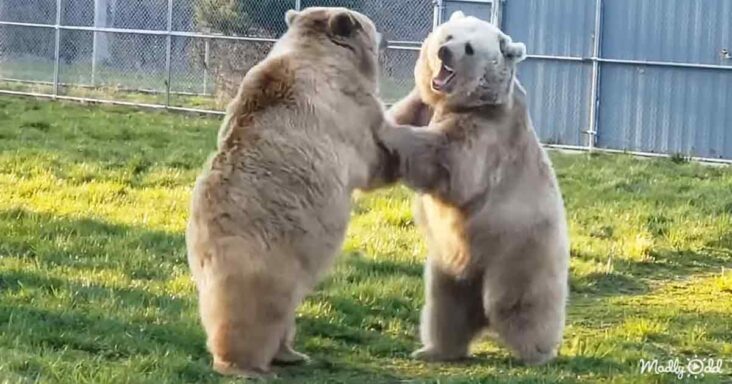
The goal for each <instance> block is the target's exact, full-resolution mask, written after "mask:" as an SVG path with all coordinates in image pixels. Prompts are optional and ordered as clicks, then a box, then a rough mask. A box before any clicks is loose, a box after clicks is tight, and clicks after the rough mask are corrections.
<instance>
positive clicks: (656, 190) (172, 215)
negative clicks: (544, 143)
mask: <svg viewBox="0 0 732 384" xmlns="http://www.w3.org/2000/svg"><path fill="white" fill-rule="evenodd" d="M218 124H219V122H218V119H213V118H208V117H198V116H194V115H182V114H168V113H164V112H148V111H138V110H134V109H129V108H121V107H119V108H117V107H101V106H84V105H77V104H66V103H56V102H46V101H36V100H31V99H22V98H12V97H5V96H0V382H2V383H4V382H8V383H32V382H41V383H74V384H76V383H183V382H187V383H214V382H230V383H233V382H240V381H237V380H234V379H227V378H222V377H219V376H217V375H216V374H214V373H212V371H211V370H210V369H209V364H210V358H209V356H208V354H207V353H206V349H205V345H204V335H203V332H202V330H201V328H200V326H199V324H198V319H197V313H196V302H195V297H194V289H193V286H192V284H191V281H190V278H189V273H188V267H187V264H186V258H185V246H184V238H183V228H184V226H185V222H186V215H187V207H188V198H189V190H190V187H191V184H192V182H193V180H194V178H195V176H196V175H197V173H198V172H199V170H200V168H201V164H202V163H203V161H204V159H205V158H206V157H207V155H208V154H209V152H210V151H211V150H212V149H213V148H214V142H215V137H216V131H217V127H218ZM552 157H553V160H554V162H555V164H556V167H557V172H558V175H559V179H560V182H561V185H562V188H563V192H564V195H565V199H566V204H567V210H568V218H569V221H570V228H571V237H572V264H571V272H572V276H571V287H572V294H571V298H570V302H569V318H568V321H567V323H568V327H567V330H566V336H565V339H564V344H563V347H562V350H561V357H560V358H559V359H558V360H557V361H556V362H554V363H552V364H550V365H547V366H545V367H538V368H531V367H524V366H522V365H521V364H519V363H517V362H516V361H515V360H514V359H512V358H511V357H510V355H509V354H508V353H507V352H506V350H505V349H503V348H501V347H500V346H498V345H496V344H495V343H493V342H491V341H488V340H486V341H485V342H481V343H480V344H478V345H476V347H475V351H476V358H475V359H473V360H471V361H468V362H465V363H459V364H437V365H425V364H422V363H419V362H415V361H413V360H411V359H410V358H409V353H410V352H411V351H412V350H413V349H415V348H417V346H418V341H417V338H416V335H417V327H418V317H419V315H418V311H419V308H420V306H421V304H422V302H423V294H422V277H421V269H422V263H423V258H424V253H425V250H424V245H423V243H422V238H421V236H420V234H419V233H418V232H417V231H416V230H415V228H414V225H413V222H412V214H411V211H410V198H411V193H410V192H408V191H407V190H405V189H403V188H394V189H391V190H384V191H380V192H376V193H373V194H369V195H362V196H357V197H356V206H355V209H354V213H353V220H352V223H351V227H350V230H349V234H348V238H347V240H346V244H345V250H344V255H343V256H342V257H341V258H340V260H339V262H338V264H337V267H336V269H335V271H334V273H333V274H332V275H331V276H330V277H329V278H327V279H326V280H325V281H324V282H323V283H322V284H321V285H320V286H319V288H318V290H317V291H316V292H315V293H314V294H312V295H311V296H310V297H309V298H308V299H307V301H306V302H305V303H304V305H303V306H302V307H301V309H300V311H299V316H298V323H299V334H298V337H297V344H298V348H300V349H302V350H303V351H304V352H307V353H309V354H311V355H312V357H313V358H314V361H313V363H311V364H310V365H307V366H300V367H290V368H286V369H280V370H279V374H280V377H281V378H282V380H281V382H283V383H369V384H379V383H400V382H401V383H434V384H437V383H443V384H444V383H677V382H683V380H682V381H680V380H678V379H676V378H675V377H673V376H671V375H662V376H651V375H641V374H640V373H639V363H638V361H639V359H641V358H645V359H664V360H665V359H669V358H677V357H678V358H680V359H686V358H689V357H693V356H695V355H698V356H700V357H701V356H704V357H707V356H709V357H716V358H722V359H725V360H726V361H725V363H724V366H723V369H724V375H722V376H720V375H706V376H705V377H700V378H696V379H689V381H690V382H704V383H720V382H732V360H731V359H732V273H730V271H729V269H730V268H731V267H732V251H730V247H732V225H731V224H732V193H731V191H732V169H729V168H725V167H709V166H701V165H698V164H694V163H690V162H679V161H676V162H674V161H672V160H668V159H657V160H640V159H634V158H631V157H628V156H610V155H586V154H583V155H567V154H558V153H555V154H553V155H552ZM725 268H726V269H725Z"/></svg>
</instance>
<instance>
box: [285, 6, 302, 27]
mask: <svg viewBox="0 0 732 384" xmlns="http://www.w3.org/2000/svg"><path fill="white" fill-rule="evenodd" d="M299 15H300V12H298V11H296V10H294V9H290V10H288V11H287V12H286V13H285V23H287V26H288V27H290V26H292V23H293V22H295V19H297V16H299Z"/></svg>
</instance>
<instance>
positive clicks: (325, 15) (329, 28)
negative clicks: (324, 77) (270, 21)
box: [285, 7, 383, 82]
mask: <svg viewBox="0 0 732 384" xmlns="http://www.w3.org/2000/svg"><path fill="white" fill-rule="evenodd" d="M285 21H286V22H287V25H288V27H289V29H288V32H287V33H288V34H289V35H293V36H302V37H303V39H300V40H299V42H300V44H305V45H307V46H309V47H310V48H312V49H311V51H312V52H313V53H315V54H321V55H328V56H334V57H336V58H337V59H338V60H340V62H339V63H338V64H339V65H345V64H347V63H352V64H354V65H355V66H356V68H357V69H358V70H359V72H360V73H362V74H363V75H365V76H367V77H368V79H369V80H373V81H374V82H376V80H377V75H378V55H379V48H380V47H381V45H382V44H383V40H382V37H381V34H380V33H378V32H377V31H376V27H375V26H374V23H373V22H372V21H371V19H369V18H368V17H366V16H365V15H363V14H361V13H358V12H355V11H351V10H348V9H346V8H328V7H313V8H307V9H305V10H303V11H299V12H298V11H294V10H290V11H288V12H287V14H286V15H285Z"/></svg>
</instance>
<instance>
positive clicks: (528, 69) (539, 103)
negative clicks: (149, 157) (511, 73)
mask: <svg viewBox="0 0 732 384" xmlns="http://www.w3.org/2000/svg"><path fill="white" fill-rule="evenodd" d="M591 72H592V65H591V64H589V63H579V62H559V61H550V60H537V59H529V60H527V61H525V62H523V63H521V64H520V65H519V72H518V77H519V80H520V81H521V84H522V85H523V87H524V88H526V91H527V93H528V95H529V108H530V109H531V116H532V119H533V120H534V125H535V126H536V131H537V133H538V134H539V137H540V138H541V140H542V142H544V143H550V144H565V145H584V144H585V143H586V141H587V140H586V139H585V137H584V134H583V133H582V132H583V131H585V130H587V128H588V124H589V123H588V122H589V100H590V75H591Z"/></svg>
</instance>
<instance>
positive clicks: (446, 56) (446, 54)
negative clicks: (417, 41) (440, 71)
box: [437, 45, 452, 65]
mask: <svg viewBox="0 0 732 384" xmlns="http://www.w3.org/2000/svg"><path fill="white" fill-rule="evenodd" d="M437 57H438V58H439V59H440V60H442V62H443V63H446V64H448V65H449V63H450V60H451V59H452V51H450V48H448V47H447V46H444V45H443V46H441V47H440V49H439V50H438V51H437Z"/></svg>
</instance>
